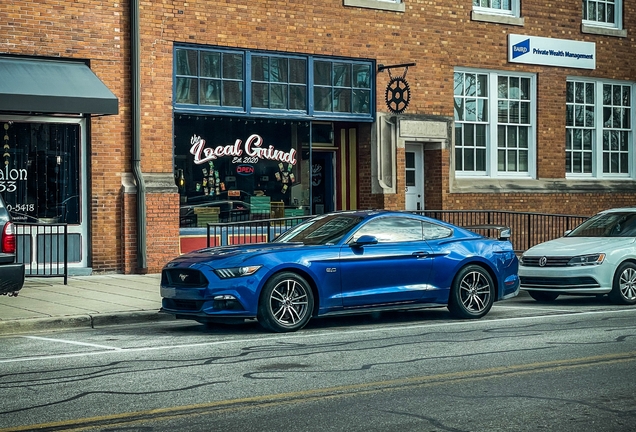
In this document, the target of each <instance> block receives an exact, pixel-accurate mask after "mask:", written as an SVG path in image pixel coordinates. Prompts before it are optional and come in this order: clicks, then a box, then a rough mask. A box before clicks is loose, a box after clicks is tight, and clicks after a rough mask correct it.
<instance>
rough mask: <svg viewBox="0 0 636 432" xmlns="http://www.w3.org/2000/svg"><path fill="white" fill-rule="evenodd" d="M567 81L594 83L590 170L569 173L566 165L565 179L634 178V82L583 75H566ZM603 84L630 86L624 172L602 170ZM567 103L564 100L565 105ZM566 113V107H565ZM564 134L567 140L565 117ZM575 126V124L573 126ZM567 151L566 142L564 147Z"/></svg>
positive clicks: (635, 114)
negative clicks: (625, 170) (626, 153)
mask: <svg viewBox="0 0 636 432" xmlns="http://www.w3.org/2000/svg"><path fill="white" fill-rule="evenodd" d="M567 82H575V83H593V84H594V128H593V132H592V172H590V173H571V172H568V171H567V166H566V173H565V177H566V179H577V180H579V179H592V180H600V179H602V180H625V179H635V178H636V164H635V163H634V157H636V150H635V148H634V147H635V143H634V130H635V126H634V125H635V122H636V95H635V94H634V92H636V83H634V82H631V81H616V80H603V79H593V78H584V77H568V78H567ZM604 85H621V86H628V87H629V88H630V105H629V108H630V116H629V120H630V129H629V130H628V131H627V134H628V138H627V140H628V144H627V145H628V150H627V152H628V155H627V160H628V167H627V172H626V173H604V172H603V154H604V149H603V133H604V131H605V130H606V129H605V128H604V127H603V107H604V101H603V86H604ZM567 105H568V103H567V100H566V106H567ZM566 115H567V108H566ZM565 124H566V131H565V132H566V135H565V139H566V140H567V129H568V126H567V118H566V122H565ZM574 128H576V126H575V127H574ZM609 130H617V129H615V128H611V129H609ZM618 130H620V129H618ZM565 151H566V152H567V151H568V150H567V142H566V149H565Z"/></svg>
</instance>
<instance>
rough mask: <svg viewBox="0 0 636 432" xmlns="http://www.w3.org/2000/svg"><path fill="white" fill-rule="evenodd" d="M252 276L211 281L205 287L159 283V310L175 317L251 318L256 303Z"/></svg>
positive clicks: (196, 318) (256, 282)
mask: <svg viewBox="0 0 636 432" xmlns="http://www.w3.org/2000/svg"><path fill="white" fill-rule="evenodd" d="M257 285H258V281H257V280H256V279H255V278H252V277H246V278H236V279H230V280H228V281H213V282H212V283H209V284H208V286H205V287H174V286H165V285H161V289H160V294H161V297H162V300H161V311H162V312H166V313H170V314H173V315H175V316H177V318H189V319H195V320H197V321H205V320H206V319H207V318H255V317H256V310H257V305H258V296H257V294H256V292H257V290H256V287H257Z"/></svg>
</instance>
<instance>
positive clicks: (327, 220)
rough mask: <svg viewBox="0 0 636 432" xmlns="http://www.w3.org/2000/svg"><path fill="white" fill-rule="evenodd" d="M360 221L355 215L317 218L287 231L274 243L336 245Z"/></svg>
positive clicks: (360, 218)
mask: <svg viewBox="0 0 636 432" xmlns="http://www.w3.org/2000/svg"><path fill="white" fill-rule="evenodd" d="M360 221H362V217H360V216H354V215H330V216H325V217H316V218H314V219H310V220H308V221H307V222H304V223H302V224H300V225H298V226H296V227H294V228H292V229H290V230H289V231H286V232H285V233H283V234H282V235H281V236H280V237H278V238H277V239H276V240H274V241H275V242H277V243H291V242H301V243H304V244H306V245H324V244H335V243H338V242H339V241H340V240H342V238H343V237H344V236H345V235H346V234H347V233H348V232H349V231H351V230H352V229H353V227H354V226H356V225H357V224H359V223H360Z"/></svg>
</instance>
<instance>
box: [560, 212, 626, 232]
mask: <svg viewBox="0 0 636 432" xmlns="http://www.w3.org/2000/svg"><path fill="white" fill-rule="evenodd" d="M633 236H636V213H631V212H620V213H603V214H598V215H596V216H593V217H591V218H590V219H588V220H586V221H585V222H583V223H582V224H581V225H579V226H578V227H576V228H575V229H574V230H572V232H571V233H569V234H568V237H633Z"/></svg>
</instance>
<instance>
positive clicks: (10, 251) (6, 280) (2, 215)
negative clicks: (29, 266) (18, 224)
mask: <svg viewBox="0 0 636 432" xmlns="http://www.w3.org/2000/svg"><path fill="white" fill-rule="evenodd" d="M16 243H17V242H16V230H15V225H13V222H11V215H10V214H9V211H8V210H7V206H6V205H5V203H4V200H3V199H2V196H0V295H5V294H9V295H17V294H18V291H20V290H21V289H22V285H24V264H19V263H16V255H15V250H16V249H15V248H16Z"/></svg>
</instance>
